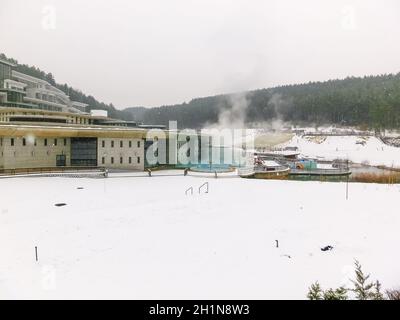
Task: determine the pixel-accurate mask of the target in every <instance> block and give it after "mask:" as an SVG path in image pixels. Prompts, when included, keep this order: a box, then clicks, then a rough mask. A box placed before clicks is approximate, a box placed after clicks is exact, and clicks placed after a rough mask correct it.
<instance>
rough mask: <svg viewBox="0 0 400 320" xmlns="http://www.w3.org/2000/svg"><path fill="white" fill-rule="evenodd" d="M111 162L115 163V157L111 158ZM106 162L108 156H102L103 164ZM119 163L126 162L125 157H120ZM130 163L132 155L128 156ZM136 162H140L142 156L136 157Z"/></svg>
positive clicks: (130, 162)
mask: <svg viewBox="0 0 400 320" xmlns="http://www.w3.org/2000/svg"><path fill="white" fill-rule="evenodd" d="M110 161H111V164H114V157H111V158H110ZM105 163H106V157H102V158H101V164H105ZM119 163H120V164H123V163H124V158H123V157H120V158H119ZM128 163H129V164H132V157H128ZM136 163H140V157H137V158H136Z"/></svg>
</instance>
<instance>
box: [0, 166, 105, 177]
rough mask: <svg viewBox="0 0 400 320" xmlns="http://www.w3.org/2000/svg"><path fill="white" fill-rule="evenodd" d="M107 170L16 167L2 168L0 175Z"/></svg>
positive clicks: (100, 170)
mask: <svg viewBox="0 0 400 320" xmlns="http://www.w3.org/2000/svg"><path fill="white" fill-rule="evenodd" d="M90 171H93V172H105V171H106V168H104V167H39V168H15V169H0V176H18V175H29V174H57V173H58V174H62V173H78V172H90Z"/></svg>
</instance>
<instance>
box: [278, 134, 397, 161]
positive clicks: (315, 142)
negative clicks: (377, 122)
mask: <svg viewBox="0 0 400 320" xmlns="http://www.w3.org/2000/svg"><path fill="white" fill-rule="evenodd" d="M282 146H284V147H285V146H291V147H298V148H299V152H301V154H302V155H304V156H307V157H313V158H317V157H318V158H323V159H326V160H334V159H349V160H351V161H353V162H355V163H368V164H371V165H375V166H376V165H385V166H388V167H392V166H394V167H399V168H400V148H396V147H391V146H387V145H385V144H384V143H383V142H382V141H380V140H379V139H377V138H375V137H357V136H328V137H321V136H317V137H310V136H305V137H298V136H296V137H293V138H292V140H291V141H289V142H288V143H286V144H283V145H282Z"/></svg>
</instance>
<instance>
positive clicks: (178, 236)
mask: <svg viewBox="0 0 400 320" xmlns="http://www.w3.org/2000/svg"><path fill="white" fill-rule="evenodd" d="M205 181H208V182H209V184H210V192H209V193H208V194H201V195H199V194H198V193H197V188H198V187H199V186H200V185H201V184H202V183H204V182H205ZM190 186H193V187H194V190H195V193H194V194H193V196H190V195H188V196H185V190H186V189H187V188H188V187H190ZM77 187H83V188H84V189H80V190H78V189H77ZM0 194H1V202H0V243H1V255H0V299H2V298H150V299H152V298H162V299H166V298H169V299H176V298H180V299H184V298H187V299H188V298H199V299H200V298H205V299H206V298H207V299H217V298H219V299H222V298H223V299H234V298H241V299H268V298H270V299H277V298H286V299H292V298H299V299H303V298H305V297H306V293H307V288H308V286H309V285H310V284H311V283H312V282H314V281H316V280H319V281H320V283H321V284H322V286H324V287H327V286H339V285H341V284H346V283H348V278H350V277H352V276H353V273H352V272H353V260H354V259H358V260H359V261H360V262H361V263H362V265H363V267H364V269H365V271H368V272H371V273H372V277H373V278H374V279H376V278H378V279H379V280H380V281H381V282H382V283H383V285H384V287H387V288H391V287H396V286H400V274H399V272H398V270H400V256H399V254H398V252H399V248H398V245H399V243H400V233H399V229H400V214H399V211H398V199H399V195H400V186H397V185H391V186H388V185H375V184H368V185H366V184H357V183H354V184H350V186H349V194H350V198H349V200H348V201H346V200H345V184H343V183H320V182H296V181H272V180H247V179H240V178H232V179H223V178H221V179H211V178H210V179H206V178H200V177H191V176H187V177H183V176H164V177H151V178H150V177H131V178H129V177H128V178H124V177H114V178H108V179H76V178H14V179H1V180H0ZM60 202H63V203H66V204H67V206H64V207H55V206H54V204H55V203H60ZM276 239H278V240H279V244H280V246H279V248H275V240H276ZM327 245H332V246H333V247H334V249H333V250H332V251H327V252H322V251H321V250H320V248H321V247H323V246H327ZM35 246H37V247H38V254H39V262H35V251H34V247H35ZM288 256H290V258H289V257H288Z"/></svg>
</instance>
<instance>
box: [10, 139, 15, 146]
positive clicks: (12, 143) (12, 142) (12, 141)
mask: <svg viewBox="0 0 400 320" xmlns="http://www.w3.org/2000/svg"><path fill="white" fill-rule="evenodd" d="M13 146H14V138H11V147H13Z"/></svg>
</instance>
